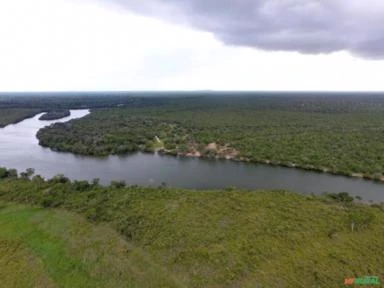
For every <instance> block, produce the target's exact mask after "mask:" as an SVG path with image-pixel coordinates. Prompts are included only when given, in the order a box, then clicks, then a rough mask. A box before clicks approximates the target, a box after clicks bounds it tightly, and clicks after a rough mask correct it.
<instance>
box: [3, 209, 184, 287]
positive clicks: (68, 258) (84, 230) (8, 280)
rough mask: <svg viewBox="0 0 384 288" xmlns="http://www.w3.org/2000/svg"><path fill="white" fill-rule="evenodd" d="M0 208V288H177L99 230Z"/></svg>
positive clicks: (69, 217) (39, 212)
mask: <svg viewBox="0 0 384 288" xmlns="http://www.w3.org/2000/svg"><path fill="white" fill-rule="evenodd" d="M0 204H1V209H0V252H1V258H0V268H1V269H0V279H1V287H7V288H12V287H21V288H23V287H81V288H83V287H90V288H91V287H92V288H94V287H111V288H112V287H113V288H115V287H154V288H155V287H156V288H157V287H180V286H179V285H177V283H176V282H175V281H174V279H173V278H172V275H169V274H167V273H166V271H165V270H164V269H161V268H160V266H159V265H158V264H156V261H154V259H151V258H150V257H149V255H147V254H145V253H144V252H143V251H142V250H141V249H139V248H135V247H133V246H132V245H130V244H129V243H127V242H126V241H125V240H124V239H123V238H122V237H121V236H120V235H119V234H118V233H117V232H115V231H114V230H113V229H111V228H109V227H107V226H105V225H92V224H91V223H89V222H88V221H86V220H85V219H83V218H82V217H80V216H77V215H74V214H71V213H68V212H65V211H59V210H56V211H55V210H48V209H41V208H36V207H28V206H21V205H15V204H6V203H1V202H0Z"/></svg>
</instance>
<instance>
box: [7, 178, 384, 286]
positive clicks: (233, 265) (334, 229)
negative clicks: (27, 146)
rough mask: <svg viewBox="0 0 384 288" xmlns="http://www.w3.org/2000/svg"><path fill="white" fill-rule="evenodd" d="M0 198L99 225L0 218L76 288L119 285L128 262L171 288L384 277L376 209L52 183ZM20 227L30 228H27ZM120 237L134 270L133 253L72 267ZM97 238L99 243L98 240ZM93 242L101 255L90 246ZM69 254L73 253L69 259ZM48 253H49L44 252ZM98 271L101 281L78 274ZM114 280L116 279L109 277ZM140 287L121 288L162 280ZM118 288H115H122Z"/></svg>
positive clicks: (252, 195) (268, 196) (246, 194)
mask: <svg viewBox="0 0 384 288" xmlns="http://www.w3.org/2000/svg"><path fill="white" fill-rule="evenodd" d="M79 187H83V188H82V189H79ZM0 199H2V200H3V201H7V202H10V201H14V202H19V203H29V204H32V205H38V204H41V205H43V206H50V207H60V208H61V209H65V210H68V211H72V212H76V213H78V214H81V215H83V216H85V217H86V218H88V219H89V220H90V221H92V222H93V223H94V224H93V225H96V226H95V228H91V227H94V226H93V225H91V224H90V223H87V222H86V221H84V220H79V219H81V218H79V217H78V216H74V215H72V214H68V213H67V212H62V211H52V210H42V209H34V210H28V209H27V211H26V212H22V213H21V211H16V212H12V213H16V215H19V216H17V217H16V216H14V215H12V214H9V213H11V212H9V211H8V212H7V213H8V214H5V215H3V214H1V217H3V219H4V217H8V218H5V219H6V220H3V221H1V222H0V223H1V225H5V224H4V223H11V224H12V227H13V228H12V229H13V230H12V229H11V231H13V232H12V233H13V234H12V233H8V232H7V233H5V234H4V231H8V230H9V229H10V228H9V229H8V228H7V229H8V230H7V229H5V228H4V226H1V225H0V231H2V234H1V235H3V234H4V235H8V234H11V235H13V236H12V237H14V238H13V239H20V238H18V235H20V234H19V233H26V234H24V235H29V236H28V237H25V238H23V239H27V240H25V241H26V243H27V246H26V247H27V248H29V249H32V251H33V252H34V253H37V254H38V255H39V257H42V256H41V255H45V253H48V252H49V251H56V252H54V253H56V254H52V255H60V257H57V256H52V261H53V262H52V263H53V264H54V265H58V264H57V263H55V261H57V259H61V258H62V257H68V258H67V259H72V260H71V261H72V262H69V263H72V264H63V263H61V262H59V264H60V265H63V266H62V268H60V269H62V270H59V271H66V272H63V273H64V274H66V273H68V271H72V270H73V271H74V273H78V275H79V276H78V277H76V279H77V280H76V281H78V282H75V284H77V283H80V284H79V285H84V284H83V283H88V282H87V281H88V280H84V279H88V278H87V276H86V275H94V276H95V278H91V279H89V281H90V282H89V283H91V284H90V285H91V286H92V285H94V284H93V283H102V286H101V287H107V286H106V283H109V282H108V281H109V280H108V281H107V279H116V278H115V277H116V274H113V271H115V270H114V269H109V270H108V268H109V267H113V265H117V264H116V262H115V261H117V262H119V263H120V261H121V263H125V262H124V261H128V263H130V264H124V265H127V266H125V267H131V269H132V271H136V269H137V267H140V268H141V270H139V271H140V273H137V274H133V275H134V276H135V277H136V276H137V275H143V279H144V280H147V279H157V278H160V279H162V281H167V280H168V281H171V282H170V283H176V284H175V286H176V287H177V285H179V286H181V287H182V286H184V287H341V286H342V284H343V281H344V278H346V277H362V276H365V275H368V276H370V275H372V276H379V277H381V276H382V275H384V268H383V267H384V259H383V252H382V251H383V250H384V233H383V227H384V211H383V208H382V207H381V208H380V206H377V207H370V206H368V205H362V204H352V203H340V202H337V201H334V200H331V199H330V198H325V197H315V196H303V195H299V194H294V193H287V192H283V191H280V192H278V191H276V192H266V191H258V192H251V191H242V190H233V189H232V190H231V189H227V190H224V191H191V190H184V189H168V188H164V187H163V188H143V187H136V186H133V187H127V188H120V189H116V188H113V187H100V186H98V185H90V186H88V187H85V186H80V185H79V183H68V182H67V183H57V180H56V181H50V182H41V181H27V180H21V179H19V180H3V181H1V182H0ZM4 211H7V210H4ZM34 211H36V213H40V218H39V217H37V216H33V217H32V216H28V217H27V215H31V213H32V212H33V213H35V212H34ZM33 213H32V214H33ZM6 215H9V216H6ZM54 215H55V216H54ZM57 215H66V217H64V218H63V217H61V216H60V217H59V216H57ZM67 215H72V216H70V217H72V218H71V219H74V220H73V221H72V222H71V221H68V220H65V221H64V220H63V219H67ZM1 217H0V219H1ZM17 219H19V220H17ZM25 219H30V220H29V222H26V220H25ZM36 219H40V220H36ZM52 219H54V221H53V220H52ZM34 221H37V222H34ZM39 221H41V222H39ZM19 222H20V223H28V225H26V228H25V229H19V228H17V227H21V226H22V225H24V224H18V223H19ZM352 222H355V226H354V230H353V231H352V230H351V224H352ZM30 223H40V224H38V227H39V231H42V230H40V229H46V230H43V231H50V232H49V233H50V234H48V235H51V236H52V235H55V236H54V237H58V238H59V239H61V240H60V241H59V242H57V241H55V242H54V243H52V244H50V242H49V241H50V239H52V238H50V237H47V236H46V235H47V234H45V233H44V234H43V235H44V237H43V238H39V237H40V236H39V237H37V236H36V237H35V236H34V235H35V234H27V233H28V229H29V228H28V227H29V225H30ZM47 223H48V224H47ZM49 223H51V224H49ZM65 223H67V224H65ZM78 223H81V224H80V227H88V228H87V229H91V230H92V229H95V230H94V231H96V232H94V233H96V234H89V233H88V232H87V233H86V232H82V233H83V234H82V233H79V232H78V230H77V229H80V228H71V226H72V225H75V226H74V227H79V226H78ZM100 223H103V224H102V225H107V226H108V227H110V228H108V227H106V226H101V227H104V228H102V229H107V230H104V231H109V232H108V233H107V232H103V233H101V234H100V232H97V231H100V230H99V229H100V228H98V227H100V226H98V225H100ZM76 225H77V226H76ZM5 227H6V226H5ZM44 227H45V228H44ZM49 227H50V228H49ZM112 229H113V230H115V231H116V232H113V231H112ZM24 230H25V231H24ZM64 231H65V232H64ZM71 231H73V232H71ZM80 231H83V230H80ZM87 231H88V230H87ZM117 233H119V234H120V235H121V236H123V237H124V239H125V241H128V242H129V243H131V244H132V245H133V247H136V249H138V251H140V253H139V252H138V253H137V254H136V255H139V257H138V259H139V260H141V261H139V262H137V261H136V260H137V259H136V258H135V261H134V260H133V259H132V258H131V257H132V253H123V254H121V255H119V254H116V255H114V256H113V257H112V258H109V259H110V262H107V263H108V264H107V265H102V264H100V262H96V264H95V263H94V262H92V261H93V260H94V259H95V258H94V257H91V256H89V257H90V258H86V259H88V260H89V261H90V263H88V264H86V265H85V264H84V263H82V262H80V263H79V262H78V260H76V259H83V258H84V256H83V255H90V254H89V253H91V254H92V255H95V254H96V255H98V253H100V251H106V250H107V251H108V255H110V251H113V249H108V248H105V245H110V244H109V243H110V242H109V240H107V239H109V238H108V237H107V239H105V238H103V237H106V235H111V237H112V236H113V235H115V236H113V237H117V238H119V236H118V234H117ZM30 235H32V236H30ZM60 235H61V236H60ZM100 237H101V240H100V242H99V241H96V240H95V239H98V238H100ZM55 239H56V238H55ZM119 239H121V238H119ZM95 241H96V243H99V244H98V245H99V246H95V245H96V244H95ZM120 241H123V240H120ZM58 243H61V244H58ZM63 243H66V244H65V245H64V244H63ZM123 243H126V242H124V241H123ZM124 245H128V244H124ZM39 247H40V248H39ZM45 247H48V248H45ZM49 247H54V249H53V248H52V249H51V248H49ZM68 247H72V248H70V250H66V249H68ZM89 247H92V248H93V249H95V250H92V249H91V251H93V252H84V251H89V250H88V249H90V248H89ZM95 247H96V248H95ZM97 247H98V248H97ZM107 247H110V246H107ZM43 248H44V249H43ZM40 249H42V250H40ZM46 249H48V250H49V251H48V252H44V251H45V250H46ZM71 249H72V250H71ZM39 251H40V252H39ZM60 251H61V252H60ZM63 251H66V252H65V253H64V252H63ZM68 251H69V252H68ZM50 253H51V252H50ZM52 253H53V252H52ZM68 253H69V254H68ZM48 254H49V253H48ZM133 254H135V253H133ZM68 255H70V256H68ZM102 255H103V257H107V256H108V255H105V254H102ZM119 256H120V257H121V258H118V257H119ZM39 257H38V258H39ZM42 259H45V258H42ZM47 259H49V258H47ZM92 259H93V260H92ZM118 259H119V260H118ZM143 259H144V260H143ZM151 259H152V260H151ZM153 259H155V261H154V260H153ZM47 261H48V260H47ZM102 263H105V262H103V261H102ZM138 263H139V264H138ZM151 263H152V264H151ZM153 263H154V264H153ZM53 264H52V265H53ZM60 265H59V266H58V267H61V266H60ZM94 265H96V266H97V265H101V266H98V267H102V268H95V267H96V266H94ZM119 265H120V264H119ZM117 266H118V265H117ZM119 267H120V266H119ZM123 267H124V266H123ZM159 267H161V268H159ZM66 269H69V270H66ZM100 269H101V270H102V271H103V272H104V273H103V275H100V274H98V273H94V274H93V273H91V274H87V273H85V272H84V271H100ZM48 271H49V270H48ZM123 271H125V269H123ZM57 273H58V274H55V273H54V272H52V271H51V272H49V277H51V278H52V279H53V280H54V281H55V283H67V282H66V281H75V280H73V279H67V278H66V277H65V275H63V273H61V272H57ZM110 273H112V275H114V276H113V277H111V275H110ZM142 273H143V274H142ZM145 273H149V275H150V276H151V277H148V276H147V275H146V274H145ZM128 275H130V274H128ZM144 275H145V276H144ZM159 275H160V276H159ZM134 276H132V277H133V279H136V278H135V277H134ZM60 277H63V278H60ZM100 277H101V278H100ZM103 277H105V278H103ZM108 277H110V278H108ZM132 277H131V278H128V279H120V280H121V281H122V282H120V284H121V283H131V282H128V281H133V280H132ZM161 277H163V278H161ZM95 279H96V280H95ZM143 279H142V278H139V280H137V281H136V282H134V283H135V284H134V285H136V286H134V285H130V284H129V285H128V284H127V285H128V287H161V285H160V284H158V283H162V282H160V281H159V282H158V283H157V284H153V283H154V282H152V280H151V281H150V282H149V283H150V284H153V285H152V286H151V285H148V283H146V282H142V281H144V280H143ZM175 279H178V280H175ZM82 281H85V282H82ZM92 281H96V282H92ZM103 281H105V282H103ZM116 281H117V280H116ZM124 281H127V282H124ZM148 281H149V280H148ZM68 283H71V284H72V282H68ZM163 283H164V282H163ZM114 285H115V283H114ZM124 285H125V284H121V285H120V286H116V287H126V286H124ZM159 285H160V286H159ZM168 286H170V285H168ZM168 286H167V285H164V287H168ZM84 287H86V286H84ZM94 287H95V286H94ZM111 287H112V286H111Z"/></svg>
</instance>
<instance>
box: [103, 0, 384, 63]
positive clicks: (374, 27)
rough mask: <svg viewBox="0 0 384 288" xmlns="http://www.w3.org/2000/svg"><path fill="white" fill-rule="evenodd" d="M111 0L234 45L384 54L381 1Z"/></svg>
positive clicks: (311, 51) (311, 52)
mask: <svg viewBox="0 0 384 288" xmlns="http://www.w3.org/2000/svg"><path fill="white" fill-rule="evenodd" d="M103 1H108V0H103ZM109 1H113V2H117V3H119V4H120V5H122V6H124V7H126V8H127V9H129V10H132V11H134V12H137V13H140V14H144V15H149V16H154V17H158V18H162V19H164V20H167V21H171V22H175V23H179V24H186V25H189V26H192V27H194V28H197V29H200V30H203V31H208V32H211V33H213V34H214V35H215V36H216V37H217V38H218V39H220V40H221V41H223V42H224V43H226V44H229V45H238V46H247V47H256V48H260V49H265V50H275V51H298V52H301V53H308V54H315V53H331V52H335V51H342V50H346V51H349V52H351V53H353V54H357V55H360V56H363V57H368V58H384V3H383V2H384V1H382V0H109Z"/></svg>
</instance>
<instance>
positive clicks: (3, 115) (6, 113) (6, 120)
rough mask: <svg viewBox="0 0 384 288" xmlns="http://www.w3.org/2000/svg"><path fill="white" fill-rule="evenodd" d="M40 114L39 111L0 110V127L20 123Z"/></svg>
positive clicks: (24, 109)
mask: <svg viewBox="0 0 384 288" xmlns="http://www.w3.org/2000/svg"><path fill="white" fill-rule="evenodd" d="M39 112H41V110H39V109H28V108H0V127H5V126H7V125H9V124H14V123H17V122H20V121H22V120H24V119H26V118H30V117H33V116H35V115H36V114H37V113H39Z"/></svg>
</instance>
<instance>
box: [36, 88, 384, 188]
mask: <svg viewBox="0 0 384 288" xmlns="http://www.w3.org/2000/svg"><path fill="white" fill-rule="evenodd" d="M152 100H153V102H152V101H151V98H146V99H145V100H143V99H134V100H132V103H131V104H130V105H128V106H125V107H120V108H113V109H94V110H93V111H92V113H91V114H90V115H88V116H86V117H85V118H83V119H79V120H73V121H71V122H69V123H65V124H55V125H53V126H50V127H48V128H45V129H42V130H40V131H39V133H38V138H39V140H40V144H41V145H43V146H48V147H51V148H53V149H55V150H58V151H69V152H73V153H77V154H85V155H95V156H105V155H108V154H124V153H129V152H133V151H137V150H145V151H154V150H158V151H160V152H163V153H168V154H174V155H188V156H199V157H219V158H227V159H234V160H239V161H252V162H261V163H269V164H272V165H283V166H288V167H297V168H302V169H309V170H315V171H319V172H329V173H335V174H342V175H347V176H355V177H365V178H368V179H375V180H378V181H383V174H384V158H383V155H382V151H384V125H383V124H384V113H383V112H384V97H382V96H378V95H376V96H353V95H352V96H345V95H344V96H343V95H336V96H326V95H325V96H324V95H323V96H311V97H309V96H308V97H304V96H276V95H275V96H273V97H271V96H268V97H267V96H247V95H245V96H241V95H240V96H236V97H235V96H226V95H222V96H220V97H218V96H217V97H213V96H211V97H208V96H207V97H203V96H201V97H197V96H195V97H183V98H177V97H176V98H175V97H168V98H153V99H152Z"/></svg>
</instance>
